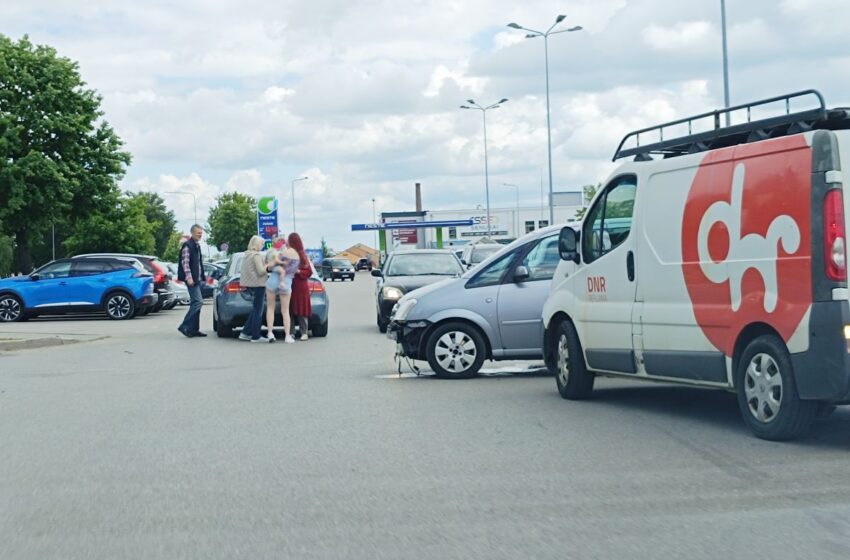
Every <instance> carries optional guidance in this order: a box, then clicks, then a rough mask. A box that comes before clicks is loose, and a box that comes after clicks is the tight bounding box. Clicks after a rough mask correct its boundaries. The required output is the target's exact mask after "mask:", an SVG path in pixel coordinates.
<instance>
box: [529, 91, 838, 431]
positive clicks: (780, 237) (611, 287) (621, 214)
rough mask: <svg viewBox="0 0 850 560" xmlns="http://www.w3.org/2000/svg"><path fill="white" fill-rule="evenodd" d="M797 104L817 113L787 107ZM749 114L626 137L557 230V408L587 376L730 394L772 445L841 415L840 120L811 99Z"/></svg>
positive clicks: (553, 301)
mask: <svg viewBox="0 0 850 560" xmlns="http://www.w3.org/2000/svg"><path fill="white" fill-rule="evenodd" d="M804 96H805V97H809V100H810V101H811V102H812V103H813V104H816V105H819V107H820V108H819V109H812V110H806V111H803V112H796V113H795V112H790V111H789V110H788V109H787V107H789V106H790V107H802V106H803V105H804V103H806V101H805V100H803V101H801V100H799V99H797V98H799V97H804ZM780 105H781V106H782V109H778V110H776V112H775V113H774V114H769V113H768V114H765V113H762V111H764V110H765V109H769V108H770V107H779V106H780ZM765 106H767V107H765ZM805 106H809V105H808V103H806V105H805ZM744 109H746V113H747V114H748V115H749V114H751V112H752V113H753V114H759V113H761V114H762V115H765V117H767V118H763V119H762V120H752V121H749V120H748V121H747V122H744V123H741V124H735V125H733V126H731V127H728V126H727V127H720V126H719V125H717V124H716V123H721V122H723V119H722V115H721V114H720V113H723V112H724V111H723V110H720V111H714V112H711V113H705V114H702V115H697V116H694V117H690V118H689V119H684V120H680V121H676V122H672V123H667V124H662V125H659V126H656V127H653V128H652V129H647V130H648V131H649V132H647V130H641V131H640V132H639V133H640V134H641V140H643V139H644V137H646V138H663V141H661V140H659V141H658V142H654V141H652V140H650V141H648V142H639V143H638V142H636V137H637V136H638V132H637V131H636V132H633V133H631V134H629V135H627V136H626V137H625V138H624V139H623V141H622V142H621V143H620V147H619V148H618V149H617V151H616V153H615V156H614V160H615V161H616V160H618V159H622V158H626V157H628V158H629V159H628V160H626V162H625V163H623V164H622V165H620V166H619V167H618V168H617V169H616V170H615V171H614V172H613V175H612V176H611V177H610V178H609V179H608V180H607V181H606V182H605V183H603V185H604V186H603V187H602V188H601V189H600V190H599V192H598V193H597V194H596V196H595V198H594V200H593V202H592V203H591V205H590V207H589V208H588V210H587V213H586V214H585V215H584V219H583V220H582V224H581V231H580V235H578V234H577V233H576V232H575V231H573V230H572V229H570V228H565V229H564V230H563V231H562V232H561V236H560V237H561V238H560V253H561V259H562V260H561V262H560V264H559V265H558V271H557V273H556V275H555V278H556V280H555V281H554V282H553V285H552V291H551V294H550V296H549V298H548V300H547V301H546V304H545V305H544V307H543V322H544V326H545V327H546V330H545V338H544V348H545V352H546V354H547V356H548V360H549V361H550V362H554V363H555V365H556V368H555V370H556V375H555V381H556V385H557V389H558V392H559V393H560V394H561V396H562V397H563V398H565V399H583V398H586V397H588V396H590V395H591V393H592V391H593V386H594V382H595V378H596V376H598V375H604V376H619V377H623V378H627V379H634V380H644V381H663V382H672V383H682V384H687V385H689V386H700V387H706V388H715V389H721V390H726V391H732V392H734V393H735V394H736V395H737V401H738V407H739V408H740V411H741V416H742V418H743V420H744V423H745V424H746V425H747V426H748V427H749V429H750V430H751V431H752V432H753V433H754V434H755V435H756V436H757V437H760V438H764V439H769V440H785V439H791V438H795V437H799V436H801V435H803V434H804V433H805V432H806V430H807V429H808V427H809V426H810V425H811V423H812V421H813V420H814V418H815V417H817V416H818V415H821V414H824V413H828V412H829V411H831V410H832V409H833V408H834V407H835V405H839V404H846V403H850V352H848V341H850V326H848V325H850V294H848V290H847V259H848V254H847V247H846V245H847V244H846V239H847V233H846V224H847V216H846V214H845V209H847V208H850V110H848V109H846V108H842V109H836V110H831V109H827V108H826V107H825V104H824V101H823V97H822V96H821V95H820V94H819V93H817V92H815V91H811V90H810V91H806V92H800V93H796V94H790V95H786V96H781V97H778V98H772V99H766V100H763V101H758V102H754V103H748V104H746V105H744V106H741V107H740V108H739V112H743V111H744ZM752 109H755V111H752ZM783 109H784V110H783ZM700 121H702V122H700ZM683 122H688V130H690V129H691V126H690V125H691V123H692V122H693V123H694V129H695V130H696V129H699V130H708V129H709V127H710V132H708V133H694V134H693V135H690V134H689V135H685V136H681V137H677V136H676V135H675V134H671V133H670V132H671V131H676V130H678V131H682V132H684V131H683V129H682V128H676V127H678V126H679V125H680V124H681V123H683ZM703 123H705V124H706V125H709V127H701V126H700V125H701V124H703ZM710 123H714V124H715V126H713V127H711V126H710ZM701 134H704V135H702V136H701ZM708 136H710V139H709V138H708ZM624 146H630V147H624ZM715 146H716V148H715ZM658 154H663V155H662V157H661V158H660V159H655V158H653V156H657V155H658ZM695 395H696V393H695ZM608 403H609V404H611V401H608Z"/></svg>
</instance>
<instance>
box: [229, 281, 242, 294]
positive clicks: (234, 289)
mask: <svg viewBox="0 0 850 560" xmlns="http://www.w3.org/2000/svg"><path fill="white" fill-rule="evenodd" d="M246 289H247V288H244V287H242V285H241V284H239V280H233V281H232V282H228V283H227V285H226V286H224V291H225V292H227V293H230V294H237V293H239V292H244V291H245V290H246Z"/></svg>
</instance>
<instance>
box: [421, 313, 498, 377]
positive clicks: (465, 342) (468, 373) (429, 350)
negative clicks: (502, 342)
mask: <svg viewBox="0 0 850 560" xmlns="http://www.w3.org/2000/svg"><path fill="white" fill-rule="evenodd" d="M470 343H471V344H472V346H471V347H470V346H469V344H470ZM486 353H487V345H486V344H485V343H484V337H482V336H481V333H479V332H478V329H476V328H475V327H473V326H470V325H468V324H466V323H461V322H449V323H444V324H442V325H440V326H439V327H437V328H436V329H434V331H433V332H432V333H431V335H430V336H429V337H428V342H427V343H426V345H425V356H426V357H427V359H428V365H430V366H431V369H432V370H434V373H435V374H436V375H437V377H439V378H441V379H469V378H471V377H475V376H476V375H478V370H480V369H481V366H482V365H483V364H484V358H485V354H486ZM457 356H463V359H459V358H458V357H457ZM467 360H468V365H467V366H466V367H462V368H456V369H454V368H453V366H454V364H458V363H459V365H460V366H463V364H464V363H467Z"/></svg>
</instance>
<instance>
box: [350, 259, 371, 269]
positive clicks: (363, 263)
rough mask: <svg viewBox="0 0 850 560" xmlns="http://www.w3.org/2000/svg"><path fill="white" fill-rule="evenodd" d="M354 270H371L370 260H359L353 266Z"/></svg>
mask: <svg viewBox="0 0 850 560" xmlns="http://www.w3.org/2000/svg"><path fill="white" fill-rule="evenodd" d="M354 270H372V261H371V260H370V259H360V260H358V261H357V263H356V264H355V265H354Z"/></svg>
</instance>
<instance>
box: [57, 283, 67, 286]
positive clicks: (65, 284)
mask: <svg viewBox="0 0 850 560" xmlns="http://www.w3.org/2000/svg"><path fill="white" fill-rule="evenodd" d="M59 285H60V286H67V285H68V283H67V282H59Z"/></svg>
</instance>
